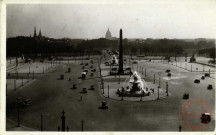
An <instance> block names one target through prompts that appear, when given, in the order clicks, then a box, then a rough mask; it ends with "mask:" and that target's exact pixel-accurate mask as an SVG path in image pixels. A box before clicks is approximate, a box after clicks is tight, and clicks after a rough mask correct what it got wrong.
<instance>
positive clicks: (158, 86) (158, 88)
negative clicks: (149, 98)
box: [157, 86, 160, 100]
mask: <svg viewBox="0 0 216 135" xmlns="http://www.w3.org/2000/svg"><path fill="white" fill-rule="evenodd" d="M159 89H160V87H159V86H158V97H157V100H159Z"/></svg>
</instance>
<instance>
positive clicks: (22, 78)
mask: <svg viewBox="0 0 216 135" xmlns="http://www.w3.org/2000/svg"><path fill="white" fill-rule="evenodd" d="M22 86H23V76H22Z"/></svg>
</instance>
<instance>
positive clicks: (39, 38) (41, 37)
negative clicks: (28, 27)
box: [34, 27, 45, 40]
mask: <svg viewBox="0 0 216 135" xmlns="http://www.w3.org/2000/svg"><path fill="white" fill-rule="evenodd" d="M34 39H36V40H42V39H45V37H44V36H42V32H41V29H40V31H39V34H38V35H37V30H36V27H34Z"/></svg>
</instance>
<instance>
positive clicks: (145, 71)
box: [145, 69, 146, 77]
mask: <svg viewBox="0 0 216 135" xmlns="http://www.w3.org/2000/svg"><path fill="white" fill-rule="evenodd" d="M145 77H146V69H145Z"/></svg>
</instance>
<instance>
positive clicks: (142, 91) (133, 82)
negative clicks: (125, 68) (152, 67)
mask: <svg viewBox="0 0 216 135" xmlns="http://www.w3.org/2000/svg"><path fill="white" fill-rule="evenodd" d="M117 94H118V95H121V96H122V95H123V96H134V97H137V96H149V95H150V92H149V91H148V88H147V85H146V83H145V81H144V80H143V79H141V77H140V76H139V75H138V73H137V72H136V71H135V72H134V73H133V75H132V76H131V77H130V79H129V81H128V83H127V86H126V88H124V87H122V88H121V89H118V90H117Z"/></svg>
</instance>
